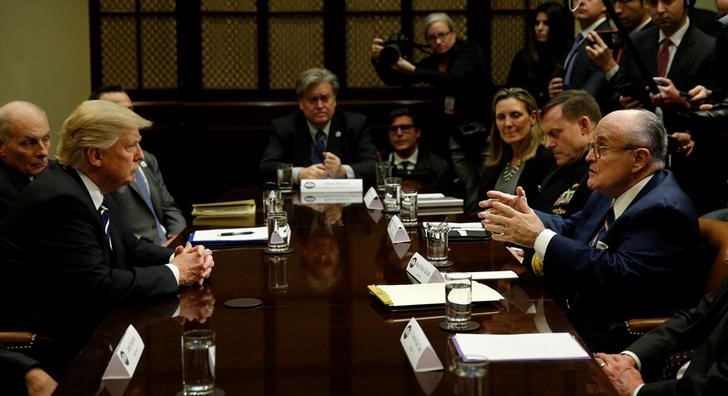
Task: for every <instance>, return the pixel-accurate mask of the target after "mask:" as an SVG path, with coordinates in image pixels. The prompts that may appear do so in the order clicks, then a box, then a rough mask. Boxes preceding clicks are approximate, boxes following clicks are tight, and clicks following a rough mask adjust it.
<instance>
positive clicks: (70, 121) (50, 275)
mask: <svg viewBox="0 0 728 396" xmlns="http://www.w3.org/2000/svg"><path fill="white" fill-rule="evenodd" d="M150 124H151V123H150V122H149V121H147V120H145V119H143V118H141V117H139V116H138V115H136V114H135V113H134V112H132V111H131V110H128V109H125V108H123V107H121V106H119V105H116V104H114V103H111V102H107V101H98V100H95V101H87V102H84V103H82V104H81V105H80V106H79V107H77V108H76V110H74V112H73V113H72V114H71V115H70V116H69V117H68V118H67V119H66V121H65V122H64V124H63V128H62V131H61V136H60V140H61V141H60V144H59V149H58V151H59V159H60V163H61V165H62V166H60V167H59V168H57V169H48V170H46V171H45V172H44V173H43V175H42V176H41V177H38V178H37V180H35V181H34V182H33V183H31V184H30V185H29V186H28V187H27V188H26V189H24V190H23V192H22V193H21V194H20V196H19V197H18V199H17V201H16V204H15V206H13V208H12V209H11V211H10V213H9V214H8V216H7V217H6V218H5V221H4V222H3V223H2V225H1V226H0V251H2V252H3V255H2V257H1V258H0V268H2V270H3V272H4V273H5V274H6V279H8V280H11V281H9V282H6V285H5V286H4V287H3V288H2V289H0V311H2V312H3V315H1V316H0V329H6V330H16V329H19V330H24V331H31V332H37V333H40V334H44V335H45V334H48V333H53V332H54V331H58V325H59V323H64V322H65V321H66V320H68V318H67V317H68V315H71V314H72V313H75V312H95V311H100V310H102V309H103V308H106V307H110V306H113V305H115V304H118V303H121V302H128V301H138V300H143V299H146V298H149V297H153V296H157V295H164V294H177V293H179V290H180V286H187V285H193V284H197V283H202V282H203V281H204V279H205V278H206V277H207V276H209V275H210V272H211V271H212V266H213V265H214V262H213V259H212V253H211V252H210V250H208V249H205V248H204V247H202V246H197V247H195V248H192V247H191V246H189V245H188V246H186V247H182V246H178V247H177V248H176V250H174V251H173V250H170V249H167V248H163V247H161V246H157V245H153V244H150V243H148V242H146V241H143V240H139V239H137V238H135V237H134V235H132V234H131V233H129V232H126V231H125V228H124V225H123V223H124V220H125V219H124V216H123V215H121V214H120V213H119V212H118V210H117V209H118V207H117V206H116V205H115V203H114V201H113V199H111V198H110V197H109V196H108V193H110V192H112V191H114V190H116V189H118V188H119V187H121V186H123V185H125V184H128V183H130V182H132V181H133V180H134V172H135V171H136V169H137V166H138V164H137V162H138V161H139V160H141V158H142V152H141V148H140V147H139V141H140V140H141V136H140V134H139V128H144V127H147V126H149V125H150ZM165 263H166V264H165Z"/></svg>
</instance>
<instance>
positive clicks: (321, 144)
mask: <svg viewBox="0 0 728 396" xmlns="http://www.w3.org/2000/svg"><path fill="white" fill-rule="evenodd" d="M324 151H326V134H325V133H324V131H323V129H319V130H318V131H317V132H316V138H315V139H314V142H313V148H312V149H311V163H312V164H320V163H322V162H324Z"/></svg>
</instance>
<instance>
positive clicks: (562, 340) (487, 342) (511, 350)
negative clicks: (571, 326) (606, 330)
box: [453, 333, 591, 361]
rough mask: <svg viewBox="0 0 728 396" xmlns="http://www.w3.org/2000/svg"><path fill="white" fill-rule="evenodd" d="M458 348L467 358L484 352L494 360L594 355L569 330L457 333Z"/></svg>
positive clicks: (561, 358) (456, 344) (569, 357)
mask: <svg viewBox="0 0 728 396" xmlns="http://www.w3.org/2000/svg"><path fill="white" fill-rule="evenodd" d="M453 339H454V343H455V346H456V347H457V349H458V352H459V353H460V355H461V356H463V357H464V358H465V359H468V357H469V356H473V357H474V356H482V357H485V358H487V359H488V360H490V361H508V360H567V359H590V358H591V357H590V356H589V354H588V353H586V351H585V350H584V348H582V346H581V345H580V344H579V343H578V342H577V341H576V339H574V337H573V336H572V335H571V334H569V333H549V334H542V333H534V334H456V335H455V336H454V337H453Z"/></svg>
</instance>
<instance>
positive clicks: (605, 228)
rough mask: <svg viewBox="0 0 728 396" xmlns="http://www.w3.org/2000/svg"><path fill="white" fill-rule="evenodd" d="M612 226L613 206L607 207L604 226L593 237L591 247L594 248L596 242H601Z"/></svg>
mask: <svg viewBox="0 0 728 396" xmlns="http://www.w3.org/2000/svg"><path fill="white" fill-rule="evenodd" d="M612 224H614V206H610V207H609V211H608V212H607V216H606V217H604V225H603V226H602V228H601V229H600V230H599V232H597V234H596V235H595V236H594V239H593V240H592V243H591V245H592V246H595V245H596V244H597V242H599V241H601V240H602V239H603V238H604V236H605V235H606V234H607V231H609V229H610V228H611V227H612Z"/></svg>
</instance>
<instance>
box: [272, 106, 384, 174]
mask: <svg viewBox="0 0 728 396" xmlns="http://www.w3.org/2000/svg"><path fill="white" fill-rule="evenodd" d="M272 126H273V133H272V134H271V136H270V140H269V141H268V147H266V149H265V153H263V159H262V160H261V161H260V172H261V173H262V174H263V177H265V179H266V180H276V168H277V166H278V164H281V163H292V164H293V166H294V167H296V166H301V167H307V166H311V165H312V164H311V150H313V139H311V133H310V132H309V130H308V124H307V123H306V119H305V118H304V116H303V113H302V112H301V111H296V112H295V113H292V114H289V115H287V116H285V117H281V118H276V119H274V120H273V121H272ZM326 150H327V151H329V152H331V153H333V154H335V155H336V156H337V157H339V158H340V159H341V164H342V165H349V166H351V168H352V169H353V170H354V175H355V176H356V177H357V178H361V179H364V183H365V184H371V183H373V182H374V179H375V172H376V171H375V165H374V164H375V160H376V155H377V149H376V148H375V147H374V145H373V144H372V140H371V136H370V135H369V125H368V123H367V118H366V117H365V116H364V115H362V114H359V113H352V112H348V111H343V110H340V109H336V112H335V113H334V116H333V117H332V118H331V126H330V127H329V137H328V142H327V145H326Z"/></svg>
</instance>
